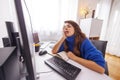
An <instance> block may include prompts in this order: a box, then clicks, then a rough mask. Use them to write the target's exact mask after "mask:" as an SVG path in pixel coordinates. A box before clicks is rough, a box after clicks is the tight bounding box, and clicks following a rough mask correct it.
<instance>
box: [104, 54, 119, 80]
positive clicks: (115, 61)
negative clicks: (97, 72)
mask: <svg viewBox="0 0 120 80" xmlns="http://www.w3.org/2000/svg"><path fill="white" fill-rule="evenodd" d="M105 59H106V61H107V63H108V70H109V76H110V77H111V78H113V80H120V57H116V56H113V55H110V54H108V53H107V54H106V55H105Z"/></svg>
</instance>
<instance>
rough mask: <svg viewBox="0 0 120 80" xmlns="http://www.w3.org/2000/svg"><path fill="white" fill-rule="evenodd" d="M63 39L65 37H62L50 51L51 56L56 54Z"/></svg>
mask: <svg viewBox="0 0 120 80" xmlns="http://www.w3.org/2000/svg"><path fill="white" fill-rule="evenodd" d="M65 39H66V37H65V36H64V35H63V37H62V38H61V39H60V40H59V41H58V42H57V43H56V44H55V46H54V47H53V49H52V53H53V54H56V53H57V52H58V50H59V48H60V46H61V45H62V43H63V42H64V40H65Z"/></svg>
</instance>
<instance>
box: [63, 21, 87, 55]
mask: <svg viewBox="0 0 120 80" xmlns="http://www.w3.org/2000/svg"><path fill="white" fill-rule="evenodd" d="M64 23H69V24H71V25H72V26H73V28H74V30H75V32H74V36H75V44H74V49H73V53H74V54H75V55H76V56H80V51H79V49H80V46H81V43H82V41H83V40H84V39H85V38H86V36H85V34H84V33H83V32H82V31H81V29H80V27H79V25H78V24H77V23H76V22H74V21H72V20H67V21H64ZM64 48H65V51H66V52H68V46H67V42H66V41H64Z"/></svg>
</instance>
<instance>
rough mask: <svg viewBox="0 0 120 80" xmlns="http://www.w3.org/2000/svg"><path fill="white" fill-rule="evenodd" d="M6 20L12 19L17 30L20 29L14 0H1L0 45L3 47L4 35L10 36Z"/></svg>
mask: <svg viewBox="0 0 120 80" xmlns="http://www.w3.org/2000/svg"><path fill="white" fill-rule="evenodd" d="M5 21H12V22H13V23H14V24H13V25H14V27H15V31H18V29H17V26H18V22H17V16H16V11H15V6H14V0H0V47H3V42H2V37H6V36H8V34H7V30H6V24H5Z"/></svg>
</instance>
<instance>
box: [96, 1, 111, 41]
mask: <svg viewBox="0 0 120 80" xmlns="http://www.w3.org/2000/svg"><path fill="white" fill-rule="evenodd" d="M111 3H112V0H100V1H99V3H98V4H97V8H96V13H95V18H98V19H101V20H103V24H102V30H101V34H100V39H101V40H104V39H105V34H106V30H107V24H108V19H109V14H110V8H111Z"/></svg>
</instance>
